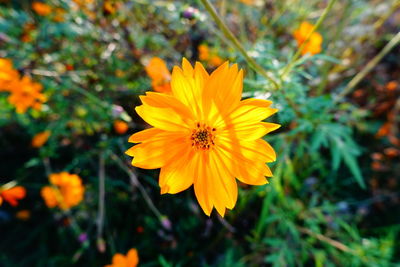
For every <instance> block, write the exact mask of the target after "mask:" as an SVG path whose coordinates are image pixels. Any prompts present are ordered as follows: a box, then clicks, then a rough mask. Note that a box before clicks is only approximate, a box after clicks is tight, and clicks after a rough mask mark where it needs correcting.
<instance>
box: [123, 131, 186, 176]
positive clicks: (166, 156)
mask: <svg viewBox="0 0 400 267" xmlns="http://www.w3.org/2000/svg"><path fill="white" fill-rule="evenodd" d="M171 147H173V149H171ZM187 147H190V144H189V143H188V141H187V139H184V138H182V137H180V135H176V136H175V137H171V138H170V139H168V138H159V139H154V140H153V139H152V140H150V141H147V142H144V143H141V144H137V145H135V146H133V147H132V148H130V149H128V150H127V151H126V152H125V153H126V154H127V155H129V156H132V157H133V160H132V165H133V166H136V167H139V168H143V169H157V168H161V167H163V166H165V165H166V164H167V163H168V162H170V161H171V160H172V158H174V157H176V156H177V155H180V154H182V153H183V152H184V151H185V150H186V149H187Z"/></svg>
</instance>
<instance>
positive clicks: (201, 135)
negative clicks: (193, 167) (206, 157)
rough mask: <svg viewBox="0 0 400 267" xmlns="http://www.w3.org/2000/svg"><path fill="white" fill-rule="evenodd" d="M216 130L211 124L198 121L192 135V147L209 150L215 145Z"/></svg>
mask: <svg viewBox="0 0 400 267" xmlns="http://www.w3.org/2000/svg"><path fill="white" fill-rule="evenodd" d="M215 131H216V129H215V128H211V127H210V126H207V125H205V124H201V123H199V122H198V123H197V124H196V128H195V129H193V131H192V135H191V137H190V140H191V141H192V147H196V148H197V149H203V150H209V149H210V147H212V146H214V139H215Z"/></svg>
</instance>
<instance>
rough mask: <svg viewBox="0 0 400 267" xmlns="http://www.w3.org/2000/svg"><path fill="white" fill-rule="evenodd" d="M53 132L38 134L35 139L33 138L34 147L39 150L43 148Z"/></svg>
mask: <svg viewBox="0 0 400 267" xmlns="http://www.w3.org/2000/svg"><path fill="white" fill-rule="evenodd" d="M50 134H51V132H50V131H44V132H40V133H38V134H36V135H35V136H34V137H33V138H32V143H31V144H32V146H33V147H36V148H39V147H42V146H43V145H44V144H45V143H46V142H47V140H48V139H49V137H50Z"/></svg>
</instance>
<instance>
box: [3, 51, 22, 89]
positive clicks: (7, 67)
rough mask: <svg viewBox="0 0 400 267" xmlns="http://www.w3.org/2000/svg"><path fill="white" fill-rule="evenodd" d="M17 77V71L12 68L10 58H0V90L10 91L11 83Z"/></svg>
mask: <svg viewBox="0 0 400 267" xmlns="http://www.w3.org/2000/svg"><path fill="white" fill-rule="evenodd" d="M18 79H19V73H18V71H16V70H15V69H14V68H13V64H12V62H11V60H9V59H6V58H0V92H1V91H10V86H11V83H12V82H13V81H15V80H18Z"/></svg>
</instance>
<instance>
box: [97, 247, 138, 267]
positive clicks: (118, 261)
mask: <svg viewBox="0 0 400 267" xmlns="http://www.w3.org/2000/svg"><path fill="white" fill-rule="evenodd" d="M138 264H139V256H138V252H137V250H136V249H134V248H132V249H130V250H129V251H128V253H127V254H126V256H125V255H123V254H121V253H116V254H115V255H114V256H113V258H112V264H109V265H106V266H104V267H136V266H137V265H138Z"/></svg>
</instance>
